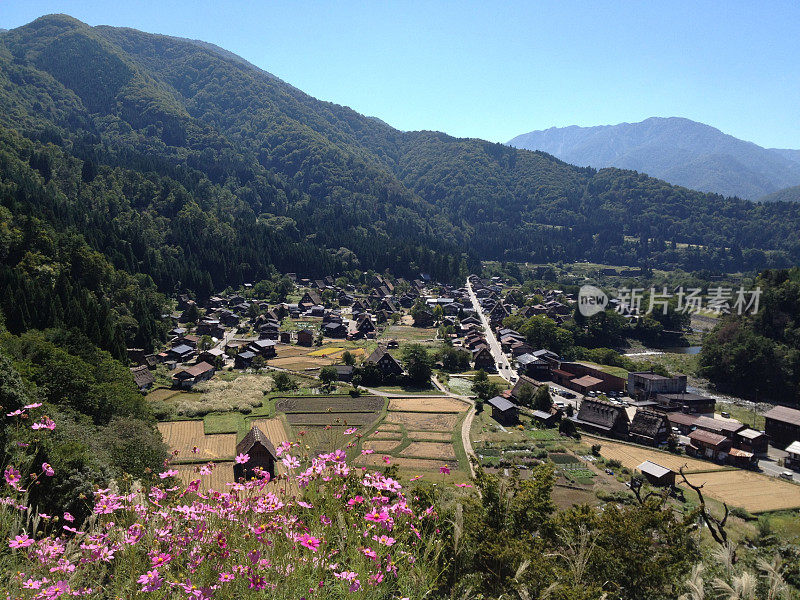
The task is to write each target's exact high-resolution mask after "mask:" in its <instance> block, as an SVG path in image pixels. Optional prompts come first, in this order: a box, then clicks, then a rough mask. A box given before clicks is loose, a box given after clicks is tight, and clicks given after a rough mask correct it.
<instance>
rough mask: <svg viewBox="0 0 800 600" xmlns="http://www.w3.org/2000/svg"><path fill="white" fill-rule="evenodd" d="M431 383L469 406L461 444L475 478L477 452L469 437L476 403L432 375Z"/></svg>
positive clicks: (462, 429)
mask: <svg viewBox="0 0 800 600" xmlns="http://www.w3.org/2000/svg"><path fill="white" fill-rule="evenodd" d="M431 383H433V385H434V386H436V388H437V389H438V390H440V391H441V392H442V393H443V394H445V395H446V396H449V397H450V398H455V399H457V400H461V401H462V402H464V403H466V404H469V409H468V411H467V415H466V416H465V417H464V421H463V422H462V423H461V444H462V445H463V446H464V452H465V453H466V454H467V463H468V464H469V472H470V474H471V475H472V476H473V477H475V467H473V466H472V460H471V458H472V457H473V456H475V451H474V450H473V449H472V440H471V439H470V437H469V432H470V429H472V420H473V419H474V418H475V401H474V400H473V399H472V398H469V397H467V396H460V395H458V394H454V393H453V392H451V391H449V390H448V389H447V388H445V387H444V385H442V383H441V382H440V381H439V380H438V379H437V378H436V375H431Z"/></svg>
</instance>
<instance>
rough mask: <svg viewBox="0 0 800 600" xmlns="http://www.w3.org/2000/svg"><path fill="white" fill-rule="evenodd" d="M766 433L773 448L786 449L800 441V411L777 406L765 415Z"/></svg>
mask: <svg viewBox="0 0 800 600" xmlns="http://www.w3.org/2000/svg"><path fill="white" fill-rule="evenodd" d="M764 420H765V425H764V431H765V432H766V434H767V435H768V436H769V439H770V442H771V443H772V445H773V446H777V447H778V448H785V447H786V446H788V445H789V444H791V443H792V442H794V441H797V440H800V410H797V409H795V408H789V407H788V406H775V407H773V408H771V409H770V410H769V411H768V412H767V413H766V414H765V415H764Z"/></svg>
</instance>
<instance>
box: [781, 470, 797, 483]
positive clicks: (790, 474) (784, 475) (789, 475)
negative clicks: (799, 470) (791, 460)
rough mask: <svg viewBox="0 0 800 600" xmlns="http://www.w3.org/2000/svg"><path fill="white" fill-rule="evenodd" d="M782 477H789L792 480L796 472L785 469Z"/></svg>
mask: <svg viewBox="0 0 800 600" xmlns="http://www.w3.org/2000/svg"><path fill="white" fill-rule="evenodd" d="M780 478H781V479H788V480H789V481H792V480H793V479H794V473H792V472H791V471H783V472H782V473H781V474H780Z"/></svg>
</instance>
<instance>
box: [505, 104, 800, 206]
mask: <svg viewBox="0 0 800 600" xmlns="http://www.w3.org/2000/svg"><path fill="white" fill-rule="evenodd" d="M508 145H509V146H513V147H515V148H522V149H526V150H541V151H544V152H548V153H550V154H553V155H554V156H556V157H558V158H560V159H561V160H564V161H566V162H568V163H572V164H576V165H580V166H591V167H594V168H603V167H618V168H622V169H633V170H636V171H639V172H642V173H646V174H648V175H650V176H652V177H658V178H659V179H664V180H665V181H668V182H670V183H673V184H676V185H682V186H685V187H688V188H691V189H696V190H700V191H703V192H714V193H718V194H723V195H725V196H738V197H740V198H746V199H748V200H759V199H761V198H762V197H764V196H767V195H769V194H773V193H775V192H777V191H779V190H781V189H783V188H788V187H792V186H796V185H799V184H800V150H784V149H774V148H773V149H767V148H762V147H761V146H758V145H757V144H754V143H752V142H746V141H744V140H740V139H738V138H735V137H733V136H731V135H727V134H725V133H723V132H721V131H720V130H719V129H716V128H714V127H711V126H710V125H705V124H703V123H698V122H696V121H692V120H690V119H684V118H680V117H666V118H662V117H651V118H649V119H645V120H644V121H641V122H639V123H620V124H618V125H600V126H597V127H578V126H575V125H573V126H570V127H552V128H550V129H545V130H540V131H532V132H530V133H525V134H522V135H518V136H517V137H515V138H513V139H511V140H510V141H509V142H508Z"/></svg>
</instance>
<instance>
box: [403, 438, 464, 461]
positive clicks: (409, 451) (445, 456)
mask: <svg viewBox="0 0 800 600" xmlns="http://www.w3.org/2000/svg"><path fill="white" fill-rule="evenodd" d="M400 455H401V456H405V457H410V458H433V459H438V460H456V451H455V450H454V449H453V445H452V444H449V443H447V444H445V443H441V442H411V443H410V444H409V445H408V446H407V447H406V448H405V450H403V451H402V452H401V453H400Z"/></svg>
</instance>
